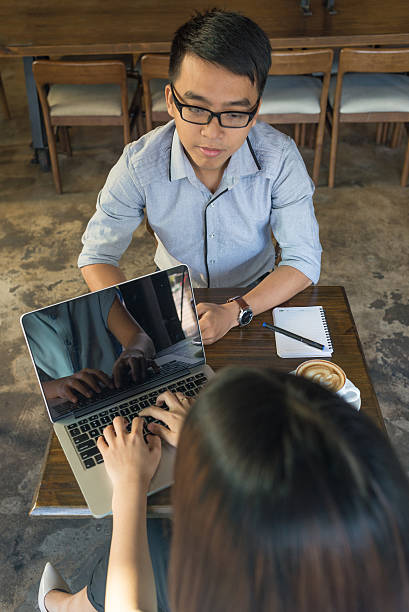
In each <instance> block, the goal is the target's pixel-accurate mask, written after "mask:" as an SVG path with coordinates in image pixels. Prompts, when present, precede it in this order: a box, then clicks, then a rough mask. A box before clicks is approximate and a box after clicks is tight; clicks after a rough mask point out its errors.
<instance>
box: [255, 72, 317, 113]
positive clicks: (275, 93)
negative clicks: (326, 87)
mask: <svg viewBox="0 0 409 612" xmlns="http://www.w3.org/2000/svg"><path fill="white" fill-rule="evenodd" d="M321 86H322V83H321V81H320V79H317V78H315V77H313V76H269V77H267V82H266V87H265V89H264V93H263V98H262V101H261V108H260V113H259V115H263V114H265V115H268V114H277V115H278V114H288V113H306V114H316V113H319V112H320V96H321Z"/></svg>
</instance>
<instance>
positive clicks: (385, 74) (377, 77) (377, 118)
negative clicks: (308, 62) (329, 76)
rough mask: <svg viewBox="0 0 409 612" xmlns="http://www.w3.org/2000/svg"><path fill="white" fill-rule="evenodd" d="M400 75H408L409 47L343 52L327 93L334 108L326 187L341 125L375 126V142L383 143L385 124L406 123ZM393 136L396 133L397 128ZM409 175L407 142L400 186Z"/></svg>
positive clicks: (408, 103)
mask: <svg viewBox="0 0 409 612" xmlns="http://www.w3.org/2000/svg"><path fill="white" fill-rule="evenodd" d="M399 72H401V73H402V72H409V48H406V49H396V48H395V49H342V51H341V55H340V61H339V67H338V76H337V78H336V79H335V78H334V79H333V80H332V82H331V85H330V92H329V103H330V106H331V107H332V109H333V111H332V116H331V122H332V137H331V151H330V163H329V181H328V185H329V187H333V186H334V181H335V164H336V154H337V145H338V134H339V124H340V123H368V122H372V123H378V129H377V142H382V132H384V131H385V129H386V128H388V127H389V125H388V124H390V123H395V124H405V122H408V121H409V76H407V75H405V74H397V73H399ZM374 73H375V74H374ZM382 124H383V126H382ZM379 125H380V126H381V127H379ZM400 127H401V126H400ZM394 133H396V134H397V133H398V130H397V128H396V127H395V130H394ZM393 139H394V140H395V137H394V138H393ZM408 174H409V139H408V146H407V149H406V154H405V160H404V163H403V169H402V175H401V186H402V187H404V186H405V185H406V183H407V180H408Z"/></svg>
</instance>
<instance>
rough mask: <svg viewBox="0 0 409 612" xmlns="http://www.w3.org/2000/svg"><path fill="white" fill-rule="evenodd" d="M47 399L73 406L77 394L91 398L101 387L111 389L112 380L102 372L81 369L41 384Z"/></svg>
mask: <svg viewBox="0 0 409 612" xmlns="http://www.w3.org/2000/svg"><path fill="white" fill-rule="evenodd" d="M42 385H43V388H44V395H45V396H46V398H47V399H57V398H62V399H67V400H69V401H70V402H72V403H73V404H76V403H77V402H78V395H77V394H78V393H79V394H80V395H83V396H84V397H92V396H93V395H94V393H99V392H100V391H101V389H102V388H103V387H110V388H111V389H112V388H113V383H112V380H111V379H110V378H109V376H107V374H105V372H103V371H102V370H93V369H91V368H83V369H82V370H80V371H79V372H75V374H72V375H71V376H64V377H63V378H57V379H56V380H48V381H46V382H43V383H42Z"/></svg>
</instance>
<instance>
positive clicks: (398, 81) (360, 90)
mask: <svg viewBox="0 0 409 612" xmlns="http://www.w3.org/2000/svg"><path fill="white" fill-rule="evenodd" d="M335 87H336V77H331V84H330V89H329V96H328V97H329V102H330V104H331V106H334V99H335ZM340 112H341V113H385V112H386V113H389V112H403V113H409V76H406V75H403V74H384V73H371V74H369V73H360V72H353V73H347V74H345V75H344V78H343V81H342V95H341V105H340Z"/></svg>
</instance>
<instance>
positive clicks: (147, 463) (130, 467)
mask: <svg viewBox="0 0 409 612" xmlns="http://www.w3.org/2000/svg"><path fill="white" fill-rule="evenodd" d="M126 426H127V421H126V420H125V419H124V418H123V417H120V416H119V417H115V419H114V420H113V422H112V425H108V427H105V429H104V435H103V436H100V437H99V438H98V442H97V446H98V449H99V451H100V453H101V455H102V456H103V458H104V462H105V467H106V470H107V472H108V476H109V477H110V479H111V481H112V485H113V488H114V492H115V490H116V489H117V488H118V489H122V488H124V489H125V490H129V489H130V488H131V487H137V488H139V487H142V488H143V490H146V491H147V490H148V489H149V485H150V482H151V480H152V478H153V476H154V474H155V472H156V470H157V468H158V465H159V461H160V456H161V441H160V439H159V438H158V437H157V436H147V437H146V442H145V440H144V439H143V419H140V418H138V417H135V418H134V419H133V421H132V428H131V432H130V433H128V432H127V430H126Z"/></svg>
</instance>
